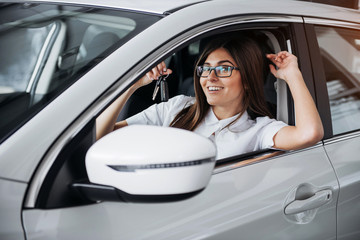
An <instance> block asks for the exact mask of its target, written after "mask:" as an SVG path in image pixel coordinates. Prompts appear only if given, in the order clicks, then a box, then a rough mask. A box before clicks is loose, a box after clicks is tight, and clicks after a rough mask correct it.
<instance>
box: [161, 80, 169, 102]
mask: <svg viewBox="0 0 360 240" xmlns="http://www.w3.org/2000/svg"><path fill="white" fill-rule="evenodd" d="M160 100H161V101H162V102H167V101H168V100H169V87H168V83H167V81H166V78H163V79H162V80H161V82H160Z"/></svg>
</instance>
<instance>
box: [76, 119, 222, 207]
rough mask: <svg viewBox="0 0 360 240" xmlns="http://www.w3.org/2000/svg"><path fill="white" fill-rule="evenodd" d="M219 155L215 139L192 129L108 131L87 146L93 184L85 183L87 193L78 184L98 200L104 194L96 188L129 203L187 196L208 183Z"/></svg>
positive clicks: (125, 128) (131, 127)
mask: <svg viewBox="0 0 360 240" xmlns="http://www.w3.org/2000/svg"><path fill="white" fill-rule="evenodd" d="M215 157H216V148H215V145H214V144H213V142H212V141H210V140H209V139H207V138H204V137H202V136H200V135H198V134H195V133H193V132H190V131H187V130H183V129H178V128H171V127H158V126H147V125H145V126H143V125H135V126H128V127H124V128H121V129H119V130H116V131H114V132H112V133H110V134H108V135H106V136H105V137H103V138H101V139H100V140H99V141H97V142H96V143H95V144H94V145H93V146H92V147H91V148H90V149H89V150H88V152H87V154H86V170H87V173H88V176H89V180H90V182H91V183H92V184H90V187H89V185H88V186H85V191H84V185H82V187H80V188H82V192H83V194H84V192H88V193H87V194H85V195H89V188H90V192H91V195H92V196H94V195H95V196H97V197H96V198H101V197H100V196H101V194H100V195H98V194H97V193H99V191H100V190H95V189H101V191H104V189H106V188H107V189H111V191H113V192H117V193H116V194H115V195H119V196H120V198H122V200H124V199H125V200H127V201H145V202H146V201H152V202H153V201H156V200H157V199H158V200H159V201H166V198H167V199H169V200H170V201H171V199H172V200H176V199H184V197H185V196H192V195H194V194H196V193H198V192H201V191H202V190H203V189H204V188H205V187H206V186H207V184H208V182H209V180H210V178H211V175H212V172H213V168H214V165H215ZM85 185H86V184H85ZM80 186H81V184H80ZM78 187H79V185H78ZM107 192H108V193H109V191H107ZM112 195H113V196H115V195H114V193H112ZM92 198H94V197H92ZM164 198H165V199H164ZM185 198H186V197H185ZM109 199H111V198H107V199H97V200H109ZM92 200H94V199H92Z"/></svg>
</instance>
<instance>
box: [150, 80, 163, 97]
mask: <svg viewBox="0 0 360 240" xmlns="http://www.w3.org/2000/svg"><path fill="white" fill-rule="evenodd" d="M161 79H162V76H160V77H159V78H158V80H157V81H156V85H155V89H154V92H153V95H152V100H153V101H155V98H156V95H157V93H158V92H159V88H160V82H161Z"/></svg>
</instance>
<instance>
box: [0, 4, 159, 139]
mask: <svg viewBox="0 0 360 240" xmlns="http://www.w3.org/2000/svg"><path fill="white" fill-rule="evenodd" d="M158 19H159V17H158V16H154V15H145V14H138V13H133V12H125V11H113V10H102V9H97V8H87V7H73V6H72V7H70V6H66V5H57V4H51V5H46V4H28V3H24V4H1V5H0V52H1V56H2V57H1V58H0V119H1V121H0V142H1V141H2V140H4V139H5V138H6V137H7V136H9V135H10V134H11V133H12V132H14V131H15V130H16V129H18V128H19V127H21V126H22V124H23V123H24V122H26V121H27V120H28V119H30V118H31V117H32V116H33V115H34V114H36V113H37V112H38V111H40V110H41V109H42V108H44V107H45V106H46V105H47V104H48V103H49V102H50V101H52V99H54V98H55V97H56V96H58V95H59V94H60V93H61V92H62V91H64V90H65V89H66V88H67V87H69V86H70V85H71V84H72V83H74V82H75V81H76V80H78V79H79V78H80V77H81V76H82V75H84V74H85V73H86V72H87V71H89V70H90V69H91V68H93V67H94V66H95V65H96V64H97V63H99V62H100V61H101V60H102V59H104V58H105V57H106V56H107V55H109V54H110V53H111V52H113V51H114V50H116V49H117V48H119V47H120V46H121V45H123V44H124V43H125V42H126V41H128V40H129V39H131V38H132V37H133V36H135V35H136V34H137V33H139V32H140V31H142V30H143V29H145V28H146V27H148V26H149V25H151V24H152V23H154V22H155V21H157V20H158Z"/></svg>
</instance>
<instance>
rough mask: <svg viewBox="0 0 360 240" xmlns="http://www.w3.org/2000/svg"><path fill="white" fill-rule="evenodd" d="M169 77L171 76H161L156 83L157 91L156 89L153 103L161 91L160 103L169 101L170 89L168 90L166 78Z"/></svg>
mask: <svg viewBox="0 0 360 240" xmlns="http://www.w3.org/2000/svg"><path fill="white" fill-rule="evenodd" d="M168 76H169V74H168V75H166V76H164V75H160V77H159V78H158V80H157V81H156V85H155V89H154V92H153V96H152V100H153V101H154V100H155V98H156V95H157V93H158V92H159V89H160V101H161V102H167V101H168V100H169V88H168V84H167V81H166V78H167V77H168Z"/></svg>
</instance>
